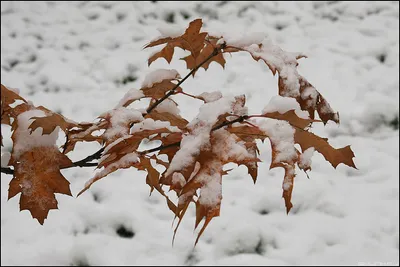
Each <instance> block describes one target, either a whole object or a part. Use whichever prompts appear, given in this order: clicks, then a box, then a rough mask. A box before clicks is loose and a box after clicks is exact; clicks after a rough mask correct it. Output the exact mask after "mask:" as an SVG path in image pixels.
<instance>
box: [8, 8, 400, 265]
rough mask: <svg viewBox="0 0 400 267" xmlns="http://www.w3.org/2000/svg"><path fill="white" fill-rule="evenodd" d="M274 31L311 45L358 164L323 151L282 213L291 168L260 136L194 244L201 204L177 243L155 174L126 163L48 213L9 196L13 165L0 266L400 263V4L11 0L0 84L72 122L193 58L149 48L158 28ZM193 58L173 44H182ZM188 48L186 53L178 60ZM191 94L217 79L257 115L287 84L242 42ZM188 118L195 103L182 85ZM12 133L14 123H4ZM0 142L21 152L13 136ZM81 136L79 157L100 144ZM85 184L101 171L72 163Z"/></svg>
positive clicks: (193, 84) (311, 58)
mask: <svg viewBox="0 0 400 267" xmlns="http://www.w3.org/2000/svg"><path fill="white" fill-rule="evenodd" d="M199 17H201V18H203V22H204V27H205V28H206V29H210V30H218V31H221V30H225V31H228V32H229V31H230V32H234V33H236V34H242V33H246V32H250V31H255V32H263V33H265V36H266V38H268V39H270V40H271V41H272V42H274V43H275V44H277V45H279V46H280V47H282V48H283V49H284V50H287V51H300V52H303V53H305V54H306V55H307V56H308V58H307V59H301V60H300V65H299V72H300V74H302V75H304V76H305V77H306V78H307V79H308V80H309V81H310V82H311V83H312V84H313V85H314V86H315V87H316V88H317V90H319V91H320V92H321V93H322V94H323V95H324V97H325V98H326V99H327V100H328V101H329V102H330V104H331V106H332V107H333V108H334V109H335V110H336V111H339V113H340V119H341V124H340V125H339V126H338V125H335V124H333V123H329V124H328V125H327V126H326V127H325V128H324V127H315V128H314V132H315V133H317V134H319V135H321V136H325V137H329V140H330V143H331V144H332V145H333V146H334V147H343V146H346V145H348V144H350V145H351V146H352V149H353V150H354V152H355V154H356V158H355V163H356V165H357V167H358V170H355V169H351V168H349V167H347V166H344V165H343V164H341V165H339V166H338V168H337V169H336V170H335V169H333V168H332V166H331V165H330V164H329V163H328V162H326V161H325V160H324V159H323V157H322V156H321V155H320V154H319V153H315V154H314V156H313V165H312V166H313V170H312V171H311V173H310V179H307V177H306V175H305V174H304V173H300V172H299V173H298V176H297V177H296V180H295V186H294V191H293V198H292V202H293V205H294V207H293V209H292V211H291V213H290V214H289V215H286V211H285V207H284V201H283V199H282V198H281V196H282V189H281V188H282V179H283V170H281V169H279V168H278V169H274V170H271V171H269V164H270V160H271V155H270V146H269V142H265V144H263V145H262V146H261V159H262V160H263V163H261V164H260V171H259V176H258V181H257V184H256V185H254V184H253V181H252V179H251V177H250V176H249V175H247V169H246V168H245V167H244V166H242V167H240V168H237V169H235V170H234V171H232V172H231V173H230V175H229V176H227V177H225V179H224V180H223V197H224V199H223V202H222V207H221V216H220V217H218V218H215V219H214V220H213V221H212V222H211V224H210V225H209V227H208V228H207V230H206V231H205V233H204V234H203V236H202V238H201V239H200V241H199V243H198V245H197V246H196V248H195V249H193V244H194V241H195V238H196V236H197V234H196V232H194V231H193V227H194V221H195V220H194V218H195V210H194V206H191V208H190V209H189V210H188V212H187V214H186V216H185V218H184V220H183V223H182V224H181V226H180V229H179V230H178V234H177V236H176V240H175V244H174V246H172V245H171V242H172V235H173V229H174V228H173V227H172V222H173V214H172V213H171V212H170V211H169V210H168V208H167V206H166V204H165V201H164V199H163V197H162V196H160V195H159V194H158V193H157V192H154V193H153V194H152V196H150V197H149V187H148V186H147V185H146V183H145V173H144V172H140V171H136V170H134V169H129V170H121V171H118V172H116V173H114V174H112V175H110V176H108V177H106V178H104V179H103V180H101V181H99V182H97V183H96V184H94V185H93V186H92V187H91V188H90V190H88V191H87V192H85V193H84V194H83V195H81V196H80V197H79V198H72V197H68V196H65V195H59V194H57V199H58V201H59V210H52V211H50V213H49V216H48V219H47V220H46V221H45V224H44V226H41V225H39V223H38V222H37V221H36V220H34V219H32V217H31V215H30V213H29V212H28V211H23V212H19V204H18V203H19V195H18V196H16V197H14V198H12V199H11V200H9V201H7V194H8V183H9V182H10V180H11V178H12V177H11V176H10V175H4V174H2V175H1V264H2V265H77V266H88V265H139V264H142V265H212V264H216V265H305V264H310V265H316V264H319V265H322V264H324V265H325V264H329V265H333V264H335V265H337V264H340V265H341V264H348V265H358V264H385V265H398V260H399V211H398V209H399V148H398V146H399V130H398V125H399V122H398V121H399V100H398V98H399V3H398V2H396V1H394V2H337V1H324V2H278V3H276V2H230V1H222V2H158V1H152V2H88V1H82V2H40V3H35V2H28V1H26V2H25V1H15V2H2V3H1V83H2V84H4V85H6V86H8V87H12V88H18V89H20V93H21V95H22V96H23V97H25V98H26V99H28V100H31V101H33V102H34V104H35V105H43V106H45V107H47V108H49V109H52V110H54V111H57V112H60V113H62V114H63V115H64V116H66V117H68V118H71V119H73V120H75V121H93V120H94V119H95V118H96V117H97V116H98V115H100V114H101V113H103V112H104V111H107V110H109V109H111V108H113V107H114V106H115V105H116V104H117V103H118V101H119V99H120V98H122V96H123V95H124V94H125V92H126V91H128V90H129V89H131V88H137V89H139V88H140V87H141V83H142V82H143V80H144V77H145V76H146V74H148V73H149V72H151V71H152V70H155V69H159V68H168V69H169V68H175V69H177V70H178V71H179V72H180V74H181V76H184V75H186V73H187V70H185V63H184V62H183V61H182V62H178V60H175V62H174V63H173V64H172V65H168V64H167V63H166V61H165V60H163V59H159V60H157V61H156V62H155V63H153V64H152V65H151V67H150V68H148V67H147V58H148V56H149V55H150V54H151V53H152V52H153V51H154V50H151V49H148V50H142V48H143V46H144V45H145V44H146V43H148V42H149V41H151V40H153V39H154V38H156V37H157V36H158V35H159V32H158V31H157V28H158V27H166V26H168V25H177V26H182V27H185V26H187V25H188V23H189V22H190V21H191V20H193V19H195V18H199ZM181 55H185V53H184V52H177V54H176V56H177V57H179V56H181ZM176 59H177V58H176ZM182 87H183V89H184V90H185V91H187V92H189V93H192V94H200V93H202V92H212V91H215V90H221V91H222V92H223V93H228V92H229V93H233V94H241V93H245V94H246V96H247V104H248V106H249V107H250V114H252V113H253V114H254V113H259V112H260V111H261V110H262V109H263V108H264V106H265V105H266V104H267V103H268V101H269V99H270V98H271V97H272V96H274V95H276V94H277V79H276V77H273V76H272V74H271V72H270V71H269V70H268V69H267V67H266V66H265V65H264V64H262V63H261V62H255V61H253V59H252V58H251V57H250V56H249V55H248V54H246V53H243V54H241V53H240V54H233V55H232V57H231V58H229V57H227V64H226V67H225V70H223V69H222V68H221V66H219V65H218V64H216V63H212V64H211V65H210V68H209V70H208V71H207V72H205V71H204V70H203V69H201V70H200V71H198V73H197V75H196V77H195V78H194V79H189V80H188V81H187V82H185V83H184V84H183V86H182ZM176 100H177V101H179V104H180V109H181V112H182V114H183V115H184V116H185V117H186V118H188V119H189V120H191V119H192V118H194V116H195V115H196V113H197V112H198V107H199V104H200V103H198V101H195V100H190V99H187V98H178V97H176ZM2 131H3V134H5V135H6V137H7V136H9V128H7V127H6V126H2ZM5 141H6V142H5V148H4V149H3V148H2V151H3V150H4V151H7V150H8V151H9V150H11V141H10V140H8V141H7V140H5ZM98 149H99V146H98V145H96V144H90V143H84V144H80V145H78V146H77V151H75V152H73V153H72V154H71V158H72V160H78V159H82V158H84V157H85V156H87V155H89V154H91V153H93V152H95V151H97V150H98ZM63 174H64V175H65V177H66V178H67V179H68V180H69V181H70V182H71V190H72V193H73V194H74V196H76V194H77V193H78V192H79V191H80V190H81V189H82V188H83V186H84V184H85V182H86V181H87V180H88V179H90V178H91V177H93V175H94V171H93V169H92V168H82V169H79V168H73V169H68V170H63Z"/></svg>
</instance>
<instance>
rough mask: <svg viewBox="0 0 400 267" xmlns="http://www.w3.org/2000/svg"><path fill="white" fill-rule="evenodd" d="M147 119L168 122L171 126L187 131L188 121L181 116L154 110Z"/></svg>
mask: <svg viewBox="0 0 400 267" xmlns="http://www.w3.org/2000/svg"><path fill="white" fill-rule="evenodd" d="M145 118H146V119H147V118H151V119H153V120H155V121H156V120H160V121H168V122H169V123H170V124H171V126H176V127H178V128H179V129H181V130H183V129H185V127H186V125H187V124H188V121H187V120H185V119H184V118H182V117H181V116H180V115H176V114H172V113H169V112H158V111H157V110H152V111H151V113H149V114H147V115H146V116H145Z"/></svg>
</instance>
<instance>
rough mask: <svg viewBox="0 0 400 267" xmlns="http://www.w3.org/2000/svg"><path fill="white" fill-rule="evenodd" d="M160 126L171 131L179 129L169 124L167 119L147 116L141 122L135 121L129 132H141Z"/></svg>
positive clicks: (178, 130)
mask: <svg viewBox="0 0 400 267" xmlns="http://www.w3.org/2000/svg"><path fill="white" fill-rule="evenodd" d="M161 128H167V129H168V130H169V131H171V132H180V131H181V130H180V129H179V128H178V127H176V126H171V124H170V123H169V121H158V120H157V121H155V120H153V119H150V118H147V119H144V120H143V121H141V122H138V123H135V124H134V125H133V126H132V127H131V131H130V133H131V134H134V133H137V132H141V131H143V130H156V129H161Z"/></svg>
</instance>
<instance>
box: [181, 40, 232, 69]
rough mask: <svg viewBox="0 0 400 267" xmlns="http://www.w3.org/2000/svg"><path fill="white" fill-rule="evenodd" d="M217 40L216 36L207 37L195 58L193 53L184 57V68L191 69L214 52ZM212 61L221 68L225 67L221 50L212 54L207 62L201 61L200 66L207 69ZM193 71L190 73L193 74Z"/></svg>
mask: <svg viewBox="0 0 400 267" xmlns="http://www.w3.org/2000/svg"><path fill="white" fill-rule="evenodd" d="M217 42H218V38H208V40H207V42H206V45H205V47H204V48H203V49H202V50H201V52H200V54H199V55H198V56H197V57H196V58H195V57H194V56H193V55H188V56H186V57H184V58H183V60H185V62H186V68H187V69H189V70H193V69H195V68H196V67H197V66H199V65H200V64H201V63H202V62H204V61H205V60H206V59H207V58H208V57H209V56H210V55H211V54H212V53H213V52H214V49H215V48H217ZM213 61H214V62H217V63H218V64H220V65H221V66H222V68H225V63H226V61H225V59H224V56H223V53H221V52H220V53H218V54H217V55H216V56H213V57H212V58H211V59H209V60H208V61H207V62H205V63H203V65H201V67H202V68H203V69H205V70H207V69H208V67H209V66H210V64H211V62H213ZM195 73H196V72H193V74H192V75H193V76H194V75H195Z"/></svg>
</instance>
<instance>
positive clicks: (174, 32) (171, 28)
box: [155, 24, 187, 40]
mask: <svg viewBox="0 0 400 267" xmlns="http://www.w3.org/2000/svg"><path fill="white" fill-rule="evenodd" d="M186 27H187V26H186V25H185V27H182V26H177V25H168V24H166V25H162V26H160V27H158V28H157V30H158V31H159V32H160V36H159V37H158V38H155V40H158V39H161V38H166V37H171V38H176V37H179V36H181V35H183V34H184V33H185V30H186Z"/></svg>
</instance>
